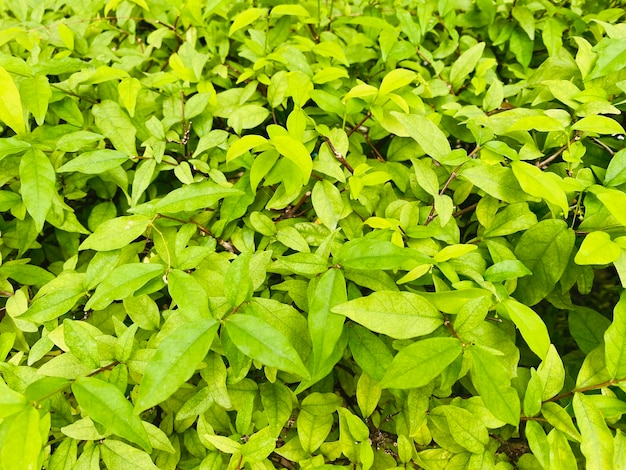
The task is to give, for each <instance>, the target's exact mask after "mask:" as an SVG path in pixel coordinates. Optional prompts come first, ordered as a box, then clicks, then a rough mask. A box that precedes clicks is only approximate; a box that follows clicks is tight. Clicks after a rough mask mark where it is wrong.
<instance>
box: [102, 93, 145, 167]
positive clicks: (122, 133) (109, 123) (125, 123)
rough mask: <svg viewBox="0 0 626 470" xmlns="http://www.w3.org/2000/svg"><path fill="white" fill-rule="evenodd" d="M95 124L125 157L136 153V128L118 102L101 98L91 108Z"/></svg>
mask: <svg viewBox="0 0 626 470" xmlns="http://www.w3.org/2000/svg"><path fill="white" fill-rule="evenodd" d="M91 112H92V113H93V115H94V117H95V121H96V125H97V126H98V128H99V129H100V131H101V132H102V134H103V135H104V136H105V137H107V138H108V139H109V140H110V141H111V143H112V144H113V146H114V147H115V148H116V149H117V150H119V151H120V152H122V153H124V154H125V155H126V156H127V157H132V156H135V155H137V148H136V146H135V135H136V133H137V130H136V129H135V126H134V125H133V123H132V121H131V120H130V118H129V117H128V114H126V112H125V111H124V110H123V109H122V108H121V106H120V105H119V104H117V103H116V102H115V101H111V100H103V101H102V102H101V103H100V104H96V105H94V106H93V107H92V108H91Z"/></svg>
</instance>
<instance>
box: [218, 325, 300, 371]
mask: <svg viewBox="0 0 626 470" xmlns="http://www.w3.org/2000/svg"><path fill="white" fill-rule="evenodd" d="M225 326H226V331H228V336H229V337H230V339H231V340H232V342H233V343H234V344H235V346H237V348H238V349H239V350H240V351H241V352H243V353H244V354H245V355H246V356H248V357H250V358H252V359H254V360H257V361H259V362H261V363H262V364H264V365H266V366H270V367H276V368H277V369H280V370H284V371H287V372H292V373H294V374H298V375H299V376H301V377H303V378H305V379H308V378H309V377H310V376H309V372H308V371H307V369H306V367H305V366H304V364H303V363H302V359H301V358H300V356H299V355H298V353H297V351H296V350H295V349H294V347H293V346H292V344H291V343H290V342H289V340H288V339H287V338H286V336H285V335H284V334H283V333H282V332H280V331H279V330H277V329H276V328H274V327H273V326H272V325H270V324H269V323H267V322H265V321H263V320H261V319H260V318H257V317H254V316H252V315H245V314H239V315H232V316H230V317H228V321H226V324H225Z"/></svg>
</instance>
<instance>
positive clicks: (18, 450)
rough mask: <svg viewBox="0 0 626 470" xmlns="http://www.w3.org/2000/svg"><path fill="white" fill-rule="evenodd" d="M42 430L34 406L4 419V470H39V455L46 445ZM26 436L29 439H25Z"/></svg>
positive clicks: (1, 457)
mask: <svg viewBox="0 0 626 470" xmlns="http://www.w3.org/2000/svg"><path fill="white" fill-rule="evenodd" d="M42 430H43V429H41V425H40V423H39V412H38V411H37V410H36V409H35V408H34V407H32V406H28V407H26V408H24V410H22V411H21V412H19V413H17V414H15V415H12V416H9V417H7V418H4V420H3V421H2V431H3V442H2V447H1V448H0V462H2V470H38V469H39V468H40V465H38V463H39V454H40V453H41V451H42V450H43V445H44V439H43V436H42V435H41V431H42ZM45 432H47V430H45ZM26 436H28V439H25V437H26ZM46 437H47V436H46Z"/></svg>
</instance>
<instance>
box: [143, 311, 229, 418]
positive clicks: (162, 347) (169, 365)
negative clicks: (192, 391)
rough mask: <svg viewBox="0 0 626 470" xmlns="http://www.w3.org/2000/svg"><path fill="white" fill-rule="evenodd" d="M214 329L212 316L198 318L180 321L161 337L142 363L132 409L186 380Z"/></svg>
mask: <svg viewBox="0 0 626 470" xmlns="http://www.w3.org/2000/svg"><path fill="white" fill-rule="evenodd" d="M217 328H218V323H217V322H216V321H215V320H213V319H212V318H206V319H201V320H197V321H195V322H193V323H186V324H183V325H182V326H180V327H178V328H177V329H176V330H174V331H173V332H172V333H170V334H169V335H168V336H166V337H165V339H163V341H162V342H161V343H160V344H159V346H158V348H157V350H156V352H155V353H154V356H153V357H152V359H151V360H150V361H149V362H148V365H147V366H146V369H145V372H144V375H143V379H142V380H141V384H140V386H139V393H138V394H137V399H136V400H135V411H136V412H141V411H143V410H147V409H148V408H151V407H153V406H155V405H158V404H159V403H161V402H162V401H165V400H167V399H168V398H169V397H170V396H171V395H172V394H173V393H174V392H176V390H178V389H179V387H180V386H181V385H182V384H183V383H184V382H186V381H187V380H189V378H190V377H191V376H192V375H193V373H194V372H195V370H196V368H197V366H198V364H199V363H200V361H202V359H203V358H204V356H206V354H207V352H208V351H209V348H210V347H211V343H212V342H213V337H214V336H215V332H216V331H217Z"/></svg>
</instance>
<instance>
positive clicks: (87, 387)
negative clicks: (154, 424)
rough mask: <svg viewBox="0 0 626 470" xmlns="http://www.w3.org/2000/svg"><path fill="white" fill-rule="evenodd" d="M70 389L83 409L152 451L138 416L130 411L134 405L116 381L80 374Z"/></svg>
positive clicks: (97, 419)
mask: <svg viewBox="0 0 626 470" xmlns="http://www.w3.org/2000/svg"><path fill="white" fill-rule="evenodd" d="M72 392H73V393H74V396H75V397H76V401H77V402H78V404H79V405H80V407H81V409H82V410H83V412H84V413H85V414H86V415H87V416H89V417H90V418H91V419H93V420H94V421H95V422H97V423H100V424H102V425H103V426H104V427H105V428H107V429H108V430H109V431H111V432H112V433H113V434H116V435H117V436H120V437H123V438H124V439H128V440H129V441H131V442H134V443H135V444H139V445H140V446H141V447H142V448H143V449H144V450H145V451H146V452H152V445H151V444H150V440H149V438H148V434H147V433H146V430H145V429H144V427H143V424H142V423H141V419H139V417H138V416H136V415H134V414H133V405H132V404H131V403H130V402H129V401H128V400H127V399H126V397H125V396H124V395H123V394H122V392H121V391H120V389H119V388H117V387H116V386H115V385H113V384H110V383H108V382H105V381H103V380H100V379H96V378H93V377H79V378H78V379H77V380H76V381H75V382H74V384H72Z"/></svg>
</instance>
